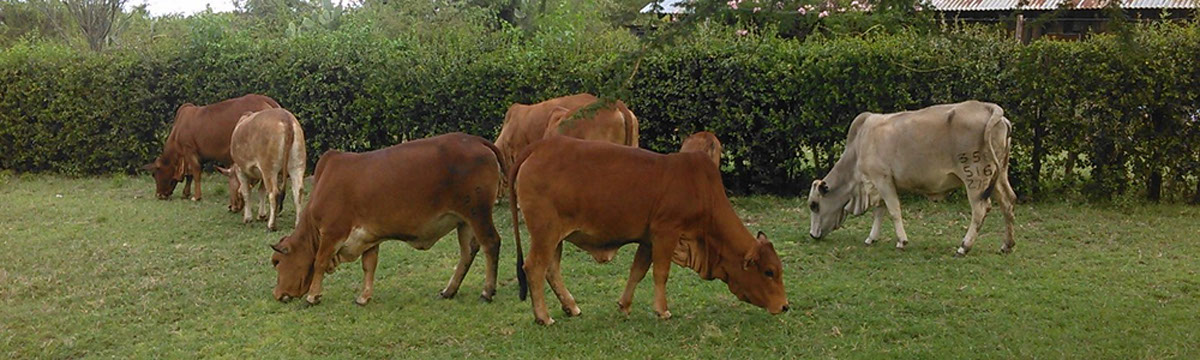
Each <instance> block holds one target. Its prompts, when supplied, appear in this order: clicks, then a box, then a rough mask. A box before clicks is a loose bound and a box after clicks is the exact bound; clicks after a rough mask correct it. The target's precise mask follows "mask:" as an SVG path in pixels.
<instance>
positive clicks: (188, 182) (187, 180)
mask: <svg viewBox="0 0 1200 360" xmlns="http://www.w3.org/2000/svg"><path fill="white" fill-rule="evenodd" d="M182 195H183V198H184V199H187V198H190V197H192V176H191V175H185V176H184V177H183V194H182Z"/></svg>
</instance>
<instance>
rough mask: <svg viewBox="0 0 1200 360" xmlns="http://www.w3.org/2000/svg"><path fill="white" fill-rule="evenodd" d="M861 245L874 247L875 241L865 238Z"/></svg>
mask: <svg viewBox="0 0 1200 360" xmlns="http://www.w3.org/2000/svg"><path fill="white" fill-rule="evenodd" d="M863 243H864V244H867V246H871V245H875V239H872V238H867V240H866V241H863Z"/></svg>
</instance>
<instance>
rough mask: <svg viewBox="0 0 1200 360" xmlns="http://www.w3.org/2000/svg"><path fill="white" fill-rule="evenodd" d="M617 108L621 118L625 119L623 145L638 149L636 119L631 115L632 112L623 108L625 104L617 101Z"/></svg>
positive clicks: (627, 108) (625, 107)
mask: <svg viewBox="0 0 1200 360" xmlns="http://www.w3.org/2000/svg"><path fill="white" fill-rule="evenodd" d="M617 106H618V107H620V109H621V115H622V116H621V117H622V118H624V119H625V144H626V145H629V146H632V147H638V119H637V116H635V115H633V111H630V110H629V107H627V106H625V103H623V102H621V101H620V100H618V101H617Z"/></svg>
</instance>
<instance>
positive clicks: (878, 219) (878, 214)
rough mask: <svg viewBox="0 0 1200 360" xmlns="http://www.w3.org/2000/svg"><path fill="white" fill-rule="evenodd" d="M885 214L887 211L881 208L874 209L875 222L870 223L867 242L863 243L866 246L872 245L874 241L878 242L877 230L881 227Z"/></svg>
mask: <svg viewBox="0 0 1200 360" xmlns="http://www.w3.org/2000/svg"><path fill="white" fill-rule="evenodd" d="M885 213H887V209H885V208H883V207H882V206H876V207H875V211H874V217H875V220H874V222H872V223H871V234H870V235H867V241H864V242H865V243H866V244H867V245H871V244H874V243H875V241H876V240H879V228H881V227H883V216H884V214H885Z"/></svg>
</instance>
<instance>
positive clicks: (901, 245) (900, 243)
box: [896, 241, 908, 250]
mask: <svg viewBox="0 0 1200 360" xmlns="http://www.w3.org/2000/svg"><path fill="white" fill-rule="evenodd" d="M905 246H908V241H897V242H896V250H904V247H905Z"/></svg>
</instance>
